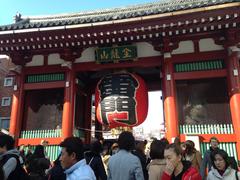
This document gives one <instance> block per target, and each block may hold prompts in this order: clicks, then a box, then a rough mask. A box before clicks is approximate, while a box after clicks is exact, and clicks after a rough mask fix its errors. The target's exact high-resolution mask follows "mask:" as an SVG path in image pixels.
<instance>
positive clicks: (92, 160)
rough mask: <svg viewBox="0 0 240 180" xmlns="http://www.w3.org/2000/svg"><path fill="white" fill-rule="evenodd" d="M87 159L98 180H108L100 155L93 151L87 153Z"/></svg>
mask: <svg viewBox="0 0 240 180" xmlns="http://www.w3.org/2000/svg"><path fill="white" fill-rule="evenodd" d="M85 159H86V162H87V164H88V165H89V166H91V168H92V170H93V171H94V174H95V176H96V179H97V180H107V174H106V171H105V169H104V166H103V162H102V158H101V156H100V154H95V153H93V152H91V151H87V152H85Z"/></svg>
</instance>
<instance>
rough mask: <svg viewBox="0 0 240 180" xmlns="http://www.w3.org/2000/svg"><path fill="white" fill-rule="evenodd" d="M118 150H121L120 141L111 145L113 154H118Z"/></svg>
mask: <svg viewBox="0 0 240 180" xmlns="http://www.w3.org/2000/svg"><path fill="white" fill-rule="evenodd" d="M118 150H119V147H118V143H113V144H112V146H111V155H114V154H116V153H117V152H118Z"/></svg>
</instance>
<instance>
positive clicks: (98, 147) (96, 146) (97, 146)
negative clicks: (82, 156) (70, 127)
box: [90, 140, 103, 154]
mask: <svg viewBox="0 0 240 180" xmlns="http://www.w3.org/2000/svg"><path fill="white" fill-rule="evenodd" d="M90 150H91V151H92V152H93V153H95V154H100V153H101V152H102V151H103V146H102V143H101V142H100V141H99V140H96V141H94V142H92V143H91V145H90Z"/></svg>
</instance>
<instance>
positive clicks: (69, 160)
mask: <svg viewBox="0 0 240 180" xmlns="http://www.w3.org/2000/svg"><path fill="white" fill-rule="evenodd" d="M60 147H62V150H61V157H60V161H61V165H62V167H63V169H68V168H70V167H71V166H72V165H74V164H75V163H77V162H78V161H80V160H82V159H83V158H84V151H83V143H82V140H81V139H80V138H78V137H68V138H66V139H65V140H64V141H63V142H61V143H60Z"/></svg>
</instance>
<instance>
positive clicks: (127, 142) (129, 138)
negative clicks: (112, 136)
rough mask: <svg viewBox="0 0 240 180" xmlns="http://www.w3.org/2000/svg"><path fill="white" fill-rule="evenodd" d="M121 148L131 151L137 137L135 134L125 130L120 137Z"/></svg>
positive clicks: (119, 144)
mask: <svg viewBox="0 0 240 180" xmlns="http://www.w3.org/2000/svg"><path fill="white" fill-rule="evenodd" d="M118 146H119V149H124V150H127V151H130V150H132V149H134V146H135V139H134V137H133V134H132V133H131V132H129V131H123V132H122V133H121V134H120V135H119V138H118Z"/></svg>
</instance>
